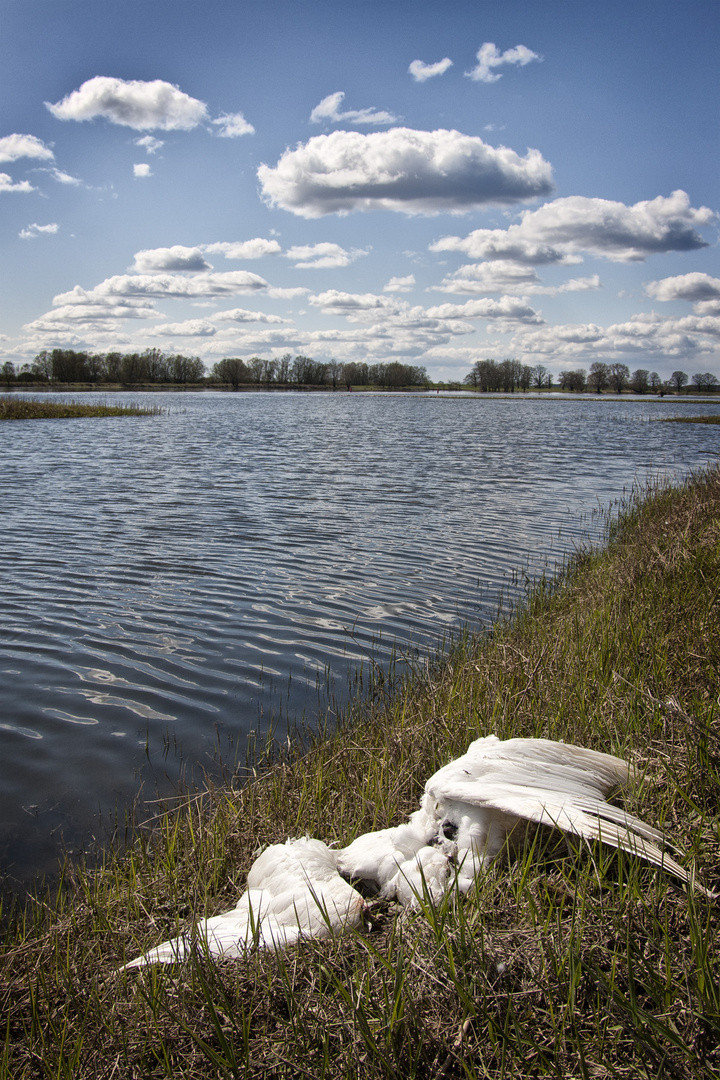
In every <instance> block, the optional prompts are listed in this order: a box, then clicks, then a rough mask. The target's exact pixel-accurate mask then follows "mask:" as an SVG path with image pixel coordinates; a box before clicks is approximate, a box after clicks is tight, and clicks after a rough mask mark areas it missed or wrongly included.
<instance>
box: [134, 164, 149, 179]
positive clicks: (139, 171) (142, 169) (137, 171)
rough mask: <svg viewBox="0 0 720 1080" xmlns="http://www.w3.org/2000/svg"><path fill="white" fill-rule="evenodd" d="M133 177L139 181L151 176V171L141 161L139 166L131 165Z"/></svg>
mask: <svg viewBox="0 0 720 1080" xmlns="http://www.w3.org/2000/svg"><path fill="white" fill-rule="evenodd" d="M133 176H137V177H139V178H140V179H141V180H144V179H145V178H146V177H148V176H152V170H151V168H150V166H149V165H146V164H145V162H142V161H141V162H140V164H139V165H133Z"/></svg>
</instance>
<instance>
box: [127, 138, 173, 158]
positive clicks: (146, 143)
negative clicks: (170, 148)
mask: <svg viewBox="0 0 720 1080" xmlns="http://www.w3.org/2000/svg"><path fill="white" fill-rule="evenodd" d="M133 143H134V145H135V146H142V148H143V150H145V151H146V152H147V153H148V154H156V153H157V152H158V150H162V148H163V146H164V145H165V143H164V142H163V140H162V139H156V138H155V136H154V135H141V136H140V138H139V139H133Z"/></svg>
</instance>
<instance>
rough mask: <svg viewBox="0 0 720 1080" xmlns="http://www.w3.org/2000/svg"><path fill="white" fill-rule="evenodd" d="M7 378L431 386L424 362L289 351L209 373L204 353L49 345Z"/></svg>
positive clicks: (232, 362) (9, 368)
mask: <svg viewBox="0 0 720 1080" xmlns="http://www.w3.org/2000/svg"><path fill="white" fill-rule="evenodd" d="M1 377H2V381H3V382H4V383H5V384H6V385H7V386H8V387H10V386H11V385H12V384H13V383H23V382H47V383H119V384H120V385H123V386H134V385H137V384H142V383H149V384H162V383H172V384H178V383H179V384H186V383H201V382H202V383H210V384H218V383H220V384H223V385H227V386H230V387H232V389H234V390H237V389H238V387H239V386H240V385H241V384H246V385H249V384H252V385H264V386H271V385H275V386H332V388H333V389H337V387H338V386H342V385H344V386H347V387H348V388H349V387H351V386H382V387H386V388H392V387H396V388H399V387H405V386H427V385H429V383H430V380H429V379H428V374H427V371H426V369H425V368H424V367H416V366H413V365H411V364H401V363H399V362H398V361H391V362H390V363H387V364H366V363H355V362H353V363H346V364H341V363H340V362H339V361H337V360H329V361H319V360H314V359H313V358H312V357H311V356H302V355H300V356H295V357H293V356H292V355H291V354H290V353H286V354H285V355H284V356H281V357H279V358H278V359H275V360H263V359H262V358H261V357H259V356H252V357H250V359H249V360H243V359H241V358H240V357H228V358H226V359H224V360H219V361H218V362H217V363H216V364H214V365H213V368H212V371H211V372H210V374H209V375H208V372H207V371H206V369H205V365H204V364H203V362H202V360H201V359H200V357H198V356H183V355H181V354H180V353H164V352H163V351H162V350H161V349H145V350H144V352H128V353H121V352H108V353H90V352H82V351H77V350H75V349H43V351H42V352H39V353H38V354H37V356H36V357H35V358H34V359H33V360H32V361H30V362H29V363H26V364H23V365H22V367H21V368H20V369H19V370H18V371H16V369H15V365H14V364H13V363H12V361H9V360H8V361H6V362H5V364H4V365H3V366H2V369H1Z"/></svg>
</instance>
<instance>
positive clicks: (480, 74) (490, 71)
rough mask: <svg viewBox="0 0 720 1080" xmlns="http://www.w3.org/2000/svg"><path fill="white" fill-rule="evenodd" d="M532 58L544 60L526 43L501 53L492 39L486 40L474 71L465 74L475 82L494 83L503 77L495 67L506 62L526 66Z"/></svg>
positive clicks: (480, 50)
mask: <svg viewBox="0 0 720 1080" xmlns="http://www.w3.org/2000/svg"><path fill="white" fill-rule="evenodd" d="M531 60H542V56H538V54H537V53H535V52H533V51H532V49H528V48H527V46H525V45H516V46H515V48H514V49H506V50H505V52H504V53H501V52H500V50H499V49H498V48H497V46H496V45H495V44H494V43H493V42H492V41H486V42H485V43H484V44H483V45H481V46H480V48H479V49H478V52H477V64H476V65H475V67H474V68H473V69H472V71H466V72H465V74H466V75H467V77H468V78H469V79H472V80H473V81H474V82H484V83H494V82H497V81H498V79H501V78H502V75H500V74H496V73H495V71H494V68H498V67H502V66H503V65H505V64H518V65H519V66H520V67H524V66H525V65H526V64H529V63H530V61H531Z"/></svg>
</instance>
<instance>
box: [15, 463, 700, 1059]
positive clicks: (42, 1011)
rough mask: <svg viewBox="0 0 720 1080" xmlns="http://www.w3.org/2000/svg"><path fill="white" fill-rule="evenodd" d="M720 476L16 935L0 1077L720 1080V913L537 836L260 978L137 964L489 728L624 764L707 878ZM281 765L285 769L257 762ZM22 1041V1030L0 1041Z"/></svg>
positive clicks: (628, 520) (398, 810)
mask: <svg viewBox="0 0 720 1080" xmlns="http://www.w3.org/2000/svg"><path fill="white" fill-rule="evenodd" d="M719 597H720V471H718V470H717V469H715V470H711V471H709V472H707V473H704V474H702V475H698V476H696V477H695V478H693V479H691V480H690V481H688V482H686V483H685V484H683V485H682V486H681V487H680V488H677V489H667V488H662V489H658V490H655V491H653V492H649V493H644V494H643V496H642V497H638V498H635V499H632V500H631V501H630V502H629V504H628V505H627V506H626V508H625V510H624V511H623V513H622V514H621V516H620V519H619V520H618V521H617V522H615V523H614V524H611V525H609V529H608V544H607V546H606V547H605V548H604V549H603V550H601V551H598V552H585V553H581V554H579V555H578V556H577V557H576V558H575V560H574V561H573V562H572V564H571V565H570V566H569V567H568V569H567V572H566V573H565V575H564V576H563V578H562V580H561V582H560V584H559V585H558V584H557V583H548V584H547V585H546V586H543V585H540V586H539V587H536V588H535V589H534V590H533V591H532V592H531V593H530V595H529V597H528V600H527V603H526V605H525V607H524V609H523V610H522V611H520V612H518V613H516V615H515V617H514V618H512V619H509V620H507V621H506V622H503V623H502V624H500V625H498V626H497V627H496V628H495V630H494V632H493V634H492V635H491V636H489V637H485V638H467V639H465V640H463V641H462V642H459V643H458V644H457V645H456V646H455V647H454V648H453V650H452V651H451V653H450V654H449V655H448V656H446V657H442V658H439V659H438V660H437V661H436V662H435V663H431V664H429V665H427V666H426V667H424V668H422V669H419V670H417V671H415V672H414V674H413V675H412V677H411V678H409V679H408V680H407V681H406V682H405V683H404V685H403V686H401V687H400V688H398V687H395V688H394V689H393V688H390V687H389V686H388V684H387V683H385V682H383V680H382V679H381V678H378V679H376V680H375V682H374V684H373V685H372V687H371V690H370V693H369V695H368V699H367V700H366V701H365V702H364V703H362V705H359V706H358V708H357V710H356V712H355V714H354V715H352V716H350V717H349V718H348V719H347V721H346V722H345V724H344V725H343V727H342V730H341V731H340V732H339V733H336V734H334V735H333V736H331V737H329V738H327V739H325V740H322V741H320V740H318V741H317V742H316V743H315V745H313V746H312V747H311V748H310V749H309V750H308V751H307V752H305V753H303V754H302V755H301V754H300V753H299V751H297V750H295V749H293V748H292V747H287V748H285V750H283V751H281V750H278V749H277V748H276V749H275V750H274V751H272V753H271V751H270V750H269V748H268V750H267V754H266V752H265V751H261V750H259V751H258V753H257V754H256V763H255V767H256V768H257V770H258V775H257V777H256V778H254V779H253V778H252V772H253V767H252V766H251V765H249V766H248V769H249V772H250V777H251V778H250V782H249V783H240V782H239V781H240V779H242V771H241V774H240V775H239V776H238V777H237V778H236V779H235V780H234V781H233V782H232V783H230V784H229V785H228V786H227V787H226V788H223V789H214V790H211V791H209V792H207V793H205V794H204V795H202V796H200V795H197V794H196V795H192V796H189V797H188V798H187V799H186V800H184V801H183V805H181V806H180V807H179V808H176V807H172V808H170V807H169V808H167V812H165V809H166V808H160V809H159V811H158V815H157V817H156V818H155V821H154V823H153V826H152V828H150V827H148V828H145V829H140V830H139V832H138V834H137V836H136V838H135V840H134V843H133V844H132V846H131V847H130V849H129V851H128V852H127V853H126V854H125V855H124V856H123V857H119V858H117V859H109V860H108V864H107V866H106V868H105V870H104V871H101V872H83V871H82V870H80V869H77V868H71V867H69V866H68V867H67V868H66V872H65V880H64V884H63V887H61V888H60V889H56V890H54V891H53V892H52V893H49V894H46V895H42V896H41V895H38V898H37V900H36V901H35V902H33V903H31V904H30V906H29V907H28V908H27V910H26V911H25V912H24V913H23V914H16V915H13V914H12V913H10V916H9V918H8V932H7V934H6V937H5V941H4V943H3V945H2V955H1V957H0V980H1V981H0V1008H1V1012H0V1015H2V1017H3V1019H4V1021H5V1030H4V1032H3V1034H4V1050H3V1051H2V1052H0V1063H1V1064H0V1075H2V1076H3V1077H4V1076H7V1077H10V1076H12V1077H13V1078H21V1077H22V1078H24V1077H28V1078H29V1077H35V1076H38V1077H39V1076H49V1075H52V1076H54V1077H68V1078H69V1077H72V1078H73V1080H79V1078H86V1077H88V1078H89V1077H93V1078H95V1077H102V1078H105V1077H107V1078H108V1080H109V1078H110V1077H118V1078H122V1077H128V1078H129V1077H193V1078H201V1077H205V1076H207V1077H213V1078H215V1077H224V1076H228V1077H233V1076H234V1077H241V1076H242V1077H245V1076H247V1077H265V1076H273V1077H279V1076H287V1077H300V1076H308V1077H318V1078H319V1077H327V1078H330V1077H358V1078H360V1077H362V1078H363V1080H365V1078H370V1077H391V1076H393V1077H403V1078H408V1077H423V1078H424V1077H441V1076H447V1077H451V1076H457V1077H460V1076H467V1077H498V1078H499V1077H523V1078H525V1077H531V1076H533V1077H534V1076H563V1077H606V1076H607V1077H610V1076H616V1077H620V1076H632V1077H648V1078H649V1077H657V1076H665V1075H667V1076H672V1077H680V1078H685V1077H688V1078H689V1077H693V1078H694V1077H697V1078H698V1080H699V1078H700V1077H707V1076H709V1075H713V1074H715V1073H717V1071H718V1070H720V1052H719V1051H718V1046H720V991H719V990H718V987H720V961H719V959H718V953H717V946H716V941H717V940H718V931H719V930H720V906H718V905H717V904H715V905H713V904H712V903H710V902H708V901H706V900H704V899H703V898H701V897H700V896H697V897H688V896H687V895H686V894H685V893H684V892H683V891H682V890H681V889H679V888H678V887H677V886H676V885H675V884H674V883H673V882H671V881H670V880H668V879H667V878H666V877H665V875H663V874H662V873H660V872H657V871H654V870H651V869H649V868H647V867H644V866H641V865H639V864H638V863H636V862H634V861H633V860H632V859H630V858H628V857H626V856H622V855H618V854H617V853H615V852H611V851H609V850H604V849H602V848H600V847H598V848H596V849H593V850H590V849H588V848H586V847H583V846H582V845H579V844H578V845H577V846H576V847H573V846H570V847H568V846H566V845H565V844H558V843H557V838H556V837H546V836H543V837H540V838H539V839H538V841H537V843H536V844H535V845H534V846H533V845H529V846H528V849H527V850H526V852H525V853H524V854H523V855H522V856H521V857H520V858H518V859H517V860H515V861H513V862H512V863H511V864H510V865H509V866H508V865H500V864H498V865H496V866H494V867H493V868H492V869H491V870H490V871H489V872H488V874H487V875H486V876H485V877H484V878H483V879H482V880H481V881H479V882H478V884H477V888H476V890H475V891H474V892H473V893H472V894H471V895H469V896H468V897H466V898H464V899H462V900H461V901H459V902H456V901H455V899H454V898H452V897H451V898H450V899H449V901H448V902H447V904H445V905H443V906H441V907H439V908H438V909H428V910H427V911H425V912H424V913H422V914H420V915H419V916H418V917H416V918H410V919H408V918H402V919H398V918H397V913H396V911H395V910H394V909H393V907H392V906H391V905H388V904H377V905H376V906H375V907H374V910H373V921H374V927H373V930H372V931H371V932H370V933H368V934H367V935H354V934H347V935H345V936H344V937H342V938H341V939H339V940H338V941H337V942H310V943H308V944H306V945H303V946H302V947H299V948H297V949H291V950H288V951H287V952H286V953H284V954H281V955H278V956H275V955H261V954H258V955H256V956H252V957H251V958H250V959H249V960H248V961H246V962H239V961H232V962H225V963H221V964H214V965H213V964H209V963H207V962H206V961H204V960H202V959H197V960H195V961H193V962H191V963H188V964H186V965H183V966H182V967H176V968H175V969H163V970H155V969H148V970H147V971H140V972H139V973H138V972H131V973H127V974H123V975H118V974H116V968H117V966H118V965H119V964H120V963H122V962H123V961H124V960H127V959H130V958H131V957H132V956H134V955H136V954H137V953H138V952H139V951H141V950H142V949H144V948H146V947H148V946H150V945H152V944H156V943H157V942H159V941H160V940H162V939H164V938H167V937H169V936H171V935H173V934H174V933H176V932H178V930H179V929H182V928H183V926H185V925H186V923H187V920H188V919H190V918H196V917H199V916H201V915H205V914H208V915H209V914H214V913H216V912H218V911H221V910H223V909H226V908H228V907H230V906H232V904H233V903H234V902H235V899H236V896H237V894H238V892H239V891H240V890H241V889H242V887H243V885H244V878H245V873H246V871H247V869H248V867H249V866H250V864H251V862H252V860H253V858H254V856H255V854H256V852H257V849H258V847H259V846H260V845H264V844H267V843H271V842H274V841H278V840H283V839H285V838H286V837H287V836H297V835H302V834H303V833H309V834H310V835H313V836H318V837H321V838H323V839H325V840H328V841H331V840H335V839H337V840H342V842H343V843H347V842H349V840H350V839H351V838H352V837H353V836H354V835H355V834H357V833H359V832H363V831H365V830H368V829H376V828H382V827H384V826H387V825H393V824H396V823H398V822H399V821H400V820H402V819H404V818H405V817H406V816H407V814H408V813H409V812H410V811H412V810H413V809H415V808H416V806H417V802H418V798H419V796H420V793H421V791H422V787H423V784H424V781H425V779H426V778H427V777H428V776H429V775H430V774H431V773H432V772H433V771H434V770H435V769H437V768H438V767H439V766H441V765H442V764H444V763H445V762H447V761H448V760H450V759H451V758H453V757H455V756H458V755H459V754H461V753H463V752H464V751H465V749H466V748H467V745H468V743H469V742H470V741H471V740H472V739H474V738H476V737H478V736H479V735H485V734H489V733H490V732H494V733H495V734H497V735H498V736H500V737H504V738H507V737H511V736H520V735H522V736H537V735H539V736H544V737H549V738H553V739H563V740H565V741H566V742H575V743H580V744H582V745H586V746H591V747H594V748H596V749H600V750H604V751H608V752H611V753H616V754H619V755H621V756H623V757H626V758H627V759H629V760H631V761H632V762H633V763H634V764H635V765H636V766H638V768H639V769H640V771H641V773H642V775H643V777H644V779H643V782H642V784H641V785H640V788H639V790H638V791H637V792H635V793H633V794H630V795H627V796H626V797H625V805H626V806H627V808H628V809H629V810H630V811H631V812H634V813H637V814H638V815H639V816H641V817H643V818H644V819H645V820H646V821H648V822H650V823H651V824H653V825H656V826H657V827H659V828H661V829H663V830H664V831H665V832H666V833H667V835H668V836H669V838H670V839H672V840H673V841H674V842H675V843H676V844H677V845H678V846H679V847H680V848H681V849H682V851H683V852H684V853H686V856H687V865H688V866H694V867H696V869H697V874H698V878H699V879H700V880H702V881H703V883H704V884H705V885H707V886H710V887H713V886H715V887H717V884H718V867H719V866H720V826H719V824H718V815H719V814H720V728H719V726H718V720H719V713H720V706H719V705H718V686H719V683H720V645H719V642H718V626H719V625H720V599H719ZM270 756H272V757H273V758H274V762H273V763H272V765H271V767H270V768H269V769H268V770H267V771H263V770H262V769H261V768H260V766H261V765H262V764H263V759H264V758H265V759H267V758H268V757H270ZM2 1045H3V1043H2V1041H0V1047H2Z"/></svg>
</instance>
